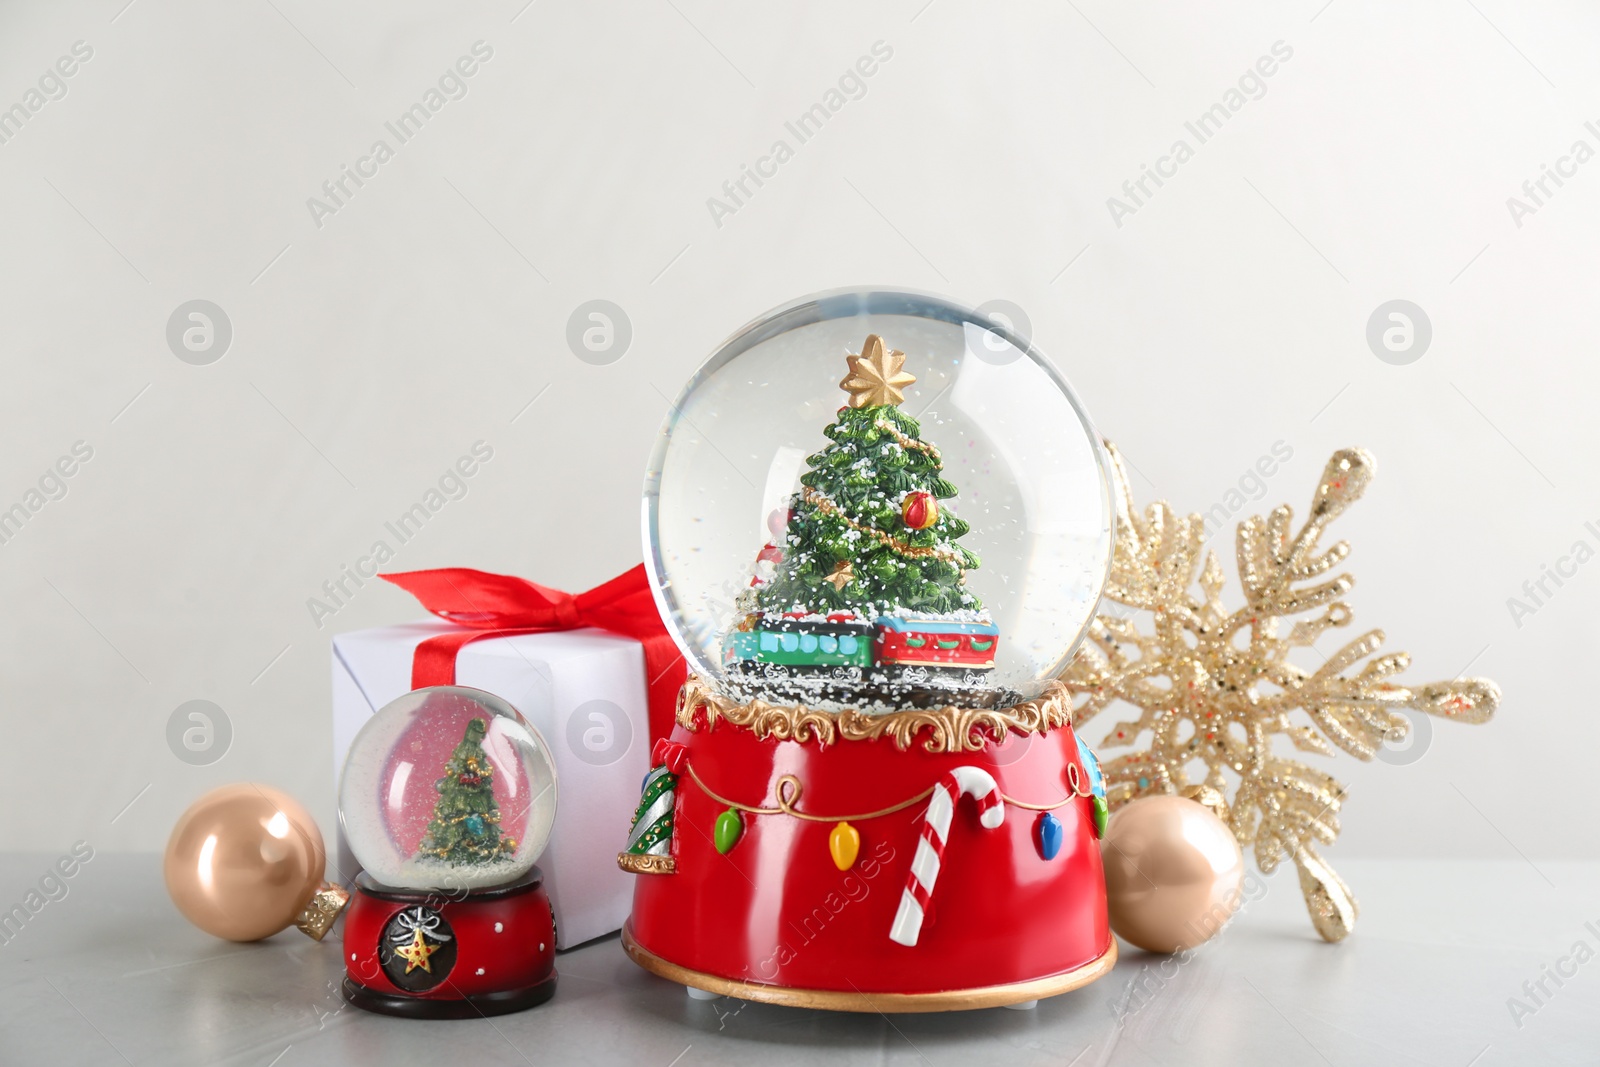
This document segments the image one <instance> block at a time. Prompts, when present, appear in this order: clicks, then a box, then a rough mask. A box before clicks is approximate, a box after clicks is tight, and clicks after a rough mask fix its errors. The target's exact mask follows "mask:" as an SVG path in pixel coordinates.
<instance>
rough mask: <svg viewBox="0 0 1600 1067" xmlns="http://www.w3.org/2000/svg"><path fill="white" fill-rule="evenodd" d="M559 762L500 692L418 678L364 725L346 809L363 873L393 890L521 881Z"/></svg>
mask: <svg viewBox="0 0 1600 1067" xmlns="http://www.w3.org/2000/svg"><path fill="white" fill-rule="evenodd" d="M555 810H556V771H555V764H554V763H553V761H552V759H551V755H550V749H549V747H548V746H547V745H546V744H545V740H544V738H543V737H542V736H540V734H539V731H538V730H536V729H535V728H534V727H533V726H531V725H530V724H529V723H528V721H527V720H526V719H524V718H523V717H522V716H521V714H519V713H518V712H517V710H516V709H515V708H513V707H512V706H511V705H510V704H508V703H506V702H505V701H504V700H502V699H500V698H499V697H497V696H495V695H494V694H492V693H487V692H483V691H481V690H477V689H468V688H463V687H459V686H436V687H433V688H430V689H419V690H416V691H414V692H411V693H407V694H406V695H405V696H402V697H400V698H398V699H397V700H394V701H392V702H391V703H389V704H386V705H385V706H384V707H383V708H382V710H380V711H379V712H378V713H377V714H376V715H374V716H373V717H372V718H371V719H370V720H368V722H367V724H366V725H365V726H363V727H362V728H361V732H360V733H359V734H357V735H356V739H355V741H354V742H353V743H352V744H351V746H350V754H349V756H348V757H347V758H346V760H345V767H344V774H343V776H342V777H341V780H340V784H339V820H340V823H341V825H342V826H343V827H344V832H345V838H346V840H347V841H348V842H349V844H350V850H351V851H352V852H353V853H354V854H355V857H356V859H357V860H358V861H359V862H360V863H361V866H362V867H363V868H364V869H365V871H366V873H367V874H368V875H369V876H370V877H371V878H372V879H373V880H374V881H376V882H378V883H380V884H381V885H383V886H387V887H392V888H396V889H422V890H445V891H468V892H470V891H473V890H480V889H485V888H489V887H493V886H500V885H505V884H507V883H510V882H514V881H516V880H517V879H519V878H521V877H522V876H523V875H525V874H527V873H528V871H529V870H530V869H531V868H532V867H533V864H534V861H535V860H536V859H538V857H539V853H540V852H542V851H543V850H544V846H545V843H546V842H547V841H548V840H549V837H550V827H551V824H552V823H553V822H554V821H555Z"/></svg>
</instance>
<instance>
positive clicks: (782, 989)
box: [622, 922, 1117, 1014]
mask: <svg viewBox="0 0 1600 1067" xmlns="http://www.w3.org/2000/svg"><path fill="white" fill-rule="evenodd" d="M622 949H623V951H624V952H626V953H627V954H628V958H629V959H631V960H633V962H634V963H637V964H638V965H639V966H640V967H643V968H644V969H645V970H647V971H649V972H650V973H651V974H653V975H656V976H657V977H660V978H665V979H667V980H668V981H671V982H677V983H678V984H679V985H684V986H692V987H693V988H695V989H704V990H706V991H707V992H711V993H716V994H719V995H721V996H725V997H737V998H739V999H740V1000H755V1001H759V1002H761V1003H763V1004H778V1005H781V1006H783V1007H786V1008H820V1009H822V1010H824V1011H857V1012H873V1013H876V1014H885V1013H888V1012H905V1013H910V1012H929V1011H969V1010H974V1009H977V1008H1002V1007H1005V1006H1006V1005H1008V1004H1021V1003H1024V1002H1026V1001H1030V1000H1042V999H1043V998H1045V997H1053V996H1057V995H1059V994H1061V993H1068V992H1071V991H1072V990H1074V989H1078V988H1081V987H1082V986H1086V985H1088V984H1089V983H1090V982H1093V981H1094V980H1096V979H1097V978H1100V977H1102V976H1104V975H1105V974H1106V973H1108V972H1109V971H1110V970H1111V968H1112V967H1113V966H1115V965H1116V962H1117V939H1116V938H1115V937H1112V938H1111V940H1110V944H1108V945H1107V946H1106V950H1105V952H1103V953H1101V954H1100V955H1099V956H1098V957H1096V958H1095V959H1092V960H1090V961H1089V962H1088V963H1085V964H1084V965H1083V966H1081V967H1075V968H1073V969H1072V970H1070V971H1066V972H1063V973H1062V974H1054V975H1050V976H1049V977H1047V978H1034V979H1030V980H1029V981H1026V982H1010V983H1007V984H1005V985H992V986H978V987H976V988H973V989H952V990H947V991H941V992H938V993H863V992H861V991H860V990H852V991H849V992H846V991H844V990H839V989H794V988H790V987H788V986H779V985H767V984H764V983H761V982H745V981H740V980H738V979H735V978H722V977H719V976H718V975H714V974H706V973H705V972H704V971H696V970H694V969H693V968H690V967H684V966H682V965H680V964H676V963H673V962H671V961H670V960H664V959H662V958H661V957H660V956H657V955H656V954H655V953H653V952H651V951H650V950H649V949H647V948H645V947H644V946H643V945H641V944H639V942H638V941H637V940H636V939H635V938H634V936H633V924H632V923H631V922H630V923H628V924H627V925H625V926H624V927H623V928H622Z"/></svg>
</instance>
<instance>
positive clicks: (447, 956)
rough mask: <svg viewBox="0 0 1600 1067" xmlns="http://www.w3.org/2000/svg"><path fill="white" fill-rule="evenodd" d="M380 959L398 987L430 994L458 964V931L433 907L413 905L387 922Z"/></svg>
mask: <svg viewBox="0 0 1600 1067" xmlns="http://www.w3.org/2000/svg"><path fill="white" fill-rule="evenodd" d="M378 960H379V962H380V963H381V964H382V966H383V973H384V974H386V975H387V976H388V977H389V981H391V982H393V983H394V984H395V986H396V987H398V988H400V989H403V990H405V991H406V992H408V993H426V992H427V991H428V990H430V989H432V988H433V987H434V986H436V985H438V984H439V983H440V982H442V981H444V980H445V979H446V978H448V977H449V976H450V969H451V968H452V967H454V966H455V963H456V939H455V934H454V932H452V931H451V929H450V924H449V923H448V922H446V921H445V918H444V916H443V915H441V914H439V912H437V911H435V910H434V909H433V908H430V907H428V906H427V905H426V904H413V905H410V906H408V907H405V908H402V909H401V910H400V911H397V912H395V914H394V917H393V918H391V919H390V920H389V921H388V923H386V924H385V925H384V928H383V935H382V943H381V944H380V945H379V946H378Z"/></svg>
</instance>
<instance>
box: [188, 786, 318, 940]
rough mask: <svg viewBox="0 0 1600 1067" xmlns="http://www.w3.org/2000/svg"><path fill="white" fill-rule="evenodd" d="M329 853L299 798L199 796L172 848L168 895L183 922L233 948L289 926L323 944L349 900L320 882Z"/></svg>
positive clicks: (263, 793) (237, 791) (261, 789)
mask: <svg viewBox="0 0 1600 1067" xmlns="http://www.w3.org/2000/svg"><path fill="white" fill-rule="evenodd" d="M326 862H327V853H326V851H325V850H324V848H323V844H322V832H321V831H320V830H318V829H317V824H316V822H315V821H314V820H313V819H312V818H311V816H310V815H309V814H308V813H307V812H306V810H305V808H303V807H301V806H300V805H299V804H298V803H297V802H296V801H295V800H294V798H292V797H290V796H287V795H285V794H284V793H280V792H279V791H278V790H276V789H273V788H271V787H270V786H264V785H256V784H254V783H251V782H241V783H239V784H237V785H225V786H222V787H221V788H219V789H213V790H212V791H211V792H209V793H207V794H205V795H204V796H202V797H201V798H200V799H199V800H196V801H195V802H194V803H193V804H191V805H190V806H189V810H188V811H185V812H184V813H183V814H182V815H181V816H179V817H178V823H177V825H176V826H174V827H173V828H172V837H171V838H169V839H168V841H167V851H166V858H165V861H164V863H163V873H164V875H165V877H166V882H167V893H168V894H169V895H170V896H171V897H172V902H173V903H174V904H176V905H177V906H178V910H179V911H181V912H182V913H183V916H184V918H186V919H188V920H189V921H190V922H192V923H194V924H195V925H196V926H198V927H199V928H200V929H202V930H204V931H205V932H206V933H208V934H213V935H215V936H217V937H222V938H227V939H228V940H229V941H257V940H260V939H261V938H263V937H271V936H272V935H273V934H275V933H277V932H278V931H279V930H283V929H285V928H287V927H288V926H290V925H291V924H293V925H296V926H299V927H300V928H301V929H302V930H304V931H305V932H306V933H307V934H309V935H311V936H312V937H314V938H316V939H318V940H321V938H322V935H323V934H324V933H326V932H327V929H328V927H329V926H331V925H332V924H333V919H334V918H335V917H336V916H337V915H338V913H339V909H340V908H341V907H343V905H344V901H345V899H346V897H345V894H344V891H343V890H341V889H339V888H338V887H336V886H325V885H323V882H322V874H323V867H324V865H325V864H326Z"/></svg>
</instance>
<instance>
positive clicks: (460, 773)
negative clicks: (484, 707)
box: [417, 719, 517, 865]
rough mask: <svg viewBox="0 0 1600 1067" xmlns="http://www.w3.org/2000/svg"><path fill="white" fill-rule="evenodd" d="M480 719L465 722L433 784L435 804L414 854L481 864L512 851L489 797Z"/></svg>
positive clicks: (490, 775)
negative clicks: (430, 819) (437, 778)
mask: <svg viewBox="0 0 1600 1067" xmlns="http://www.w3.org/2000/svg"><path fill="white" fill-rule="evenodd" d="M484 731H485V725H484V721H483V720H482V719H473V720H471V721H470V722H468V723H467V729H466V733H465V734H464V735H463V736H462V738H461V743H460V744H459V745H457V746H456V747H455V751H454V752H452V753H451V754H450V760H449V762H447V763H446V764H445V765H444V776H443V777H441V778H440V779H439V780H438V781H436V782H434V783H433V787H434V788H435V789H437V790H438V791H439V802H438V804H436V805H435V806H434V809H433V820H432V821H431V822H429V823H428V830H427V832H426V833H425V834H424V835H423V837H422V844H421V845H419V846H418V848H417V854H418V855H419V856H435V857H437V858H439V859H441V860H444V861H445V862H447V863H450V864H471V865H476V864H483V863H488V862H490V861H492V860H495V859H498V858H499V857H502V856H508V855H510V854H512V853H514V852H515V851H516V849H517V843H516V841H514V840H512V839H511V838H509V837H505V836H503V835H502V834H501V833H500V805H499V804H498V803H496V802H495V799H494V765H493V764H491V763H490V762H489V758H488V756H487V755H486V754H485V753H484V751H483V736H484Z"/></svg>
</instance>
